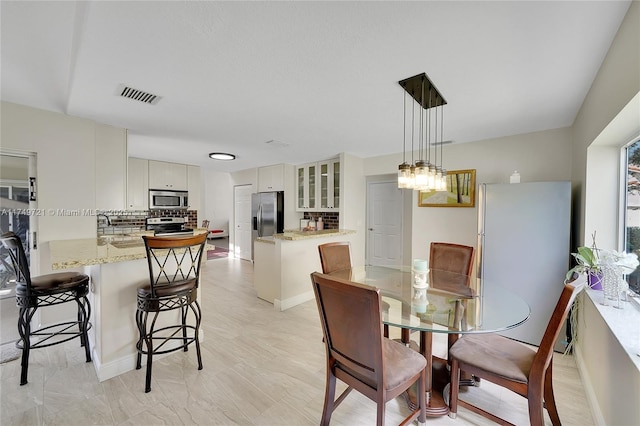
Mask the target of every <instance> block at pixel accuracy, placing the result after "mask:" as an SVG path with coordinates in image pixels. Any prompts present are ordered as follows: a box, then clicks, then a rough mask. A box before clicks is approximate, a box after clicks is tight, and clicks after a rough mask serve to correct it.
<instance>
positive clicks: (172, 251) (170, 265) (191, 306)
mask: <svg viewBox="0 0 640 426" xmlns="http://www.w3.org/2000/svg"><path fill="white" fill-rule="evenodd" d="M142 239H143V240H144V244H145V247H146V250H147V263H148V265H149V282H148V283H145V284H144V285H142V286H141V287H139V288H138V303H137V305H138V309H137V311H136V324H137V326H138V332H139V338H138V342H137V343H136V349H137V350H138V359H137V362H136V370H139V369H140V368H142V355H146V361H147V375H146V382H145V392H149V391H150V390H151V369H152V362H153V355H159V354H166V353H169V352H174V351H177V350H179V349H182V350H184V351H185V352H187V350H188V346H189V345H190V344H192V343H195V346H196V356H197V358H198V370H202V356H201V354H200V340H199V336H198V334H199V330H200V321H201V318H202V312H201V310H200V304H199V303H198V284H199V278H200V265H201V263H202V253H203V252H204V244H205V241H206V239H207V234H206V233H204V234H199V235H193V236H191V235H190V236H181V237H151V236H144V237H142ZM178 309H179V310H180V320H179V321H178V323H177V324H170V325H165V322H163V323H162V326H159V325H158V321H157V320H158V315H159V314H160V312H167V311H173V310H178ZM189 310H190V311H191V312H192V313H193V316H194V320H193V322H192V323H189V322H187V318H188V314H189ZM149 313H153V319H152V320H151V321H148V317H149Z"/></svg>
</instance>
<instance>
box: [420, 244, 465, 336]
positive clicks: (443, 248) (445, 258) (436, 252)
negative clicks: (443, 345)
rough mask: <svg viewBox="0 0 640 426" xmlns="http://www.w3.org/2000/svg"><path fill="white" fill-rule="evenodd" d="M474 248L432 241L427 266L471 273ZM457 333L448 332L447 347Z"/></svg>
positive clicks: (457, 272) (460, 272) (439, 269)
mask: <svg viewBox="0 0 640 426" xmlns="http://www.w3.org/2000/svg"><path fill="white" fill-rule="evenodd" d="M474 253H475V250H474V248H473V247H471V246H465V245H461V244H452V243H441V242H432V243H431V245H430V246H429V268H430V269H432V270H438V271H447V272H454V273H456V274H461V275H471V270H472V269H473V257H474ZM458 337H459V335H458V334H456V333H449V335H448V336H447V347H448V348H450V347H451V345H453V344H454V343H455V342H456V340H458Z"/></svg>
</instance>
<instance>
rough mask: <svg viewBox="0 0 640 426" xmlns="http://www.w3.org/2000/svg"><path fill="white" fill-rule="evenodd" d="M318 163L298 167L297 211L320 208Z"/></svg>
mask: <svg viewBox="0 0 640 426" xmlns="http://www.w3.org/2000/svg"><path fill="white" fill-rule="evenodd" d="M317 181H318V163H308V164H303V165H301V166H297V167H296V211H309V210H313V211H315V210H317V208H318V203H317V200H318V186H317Z"/></svg>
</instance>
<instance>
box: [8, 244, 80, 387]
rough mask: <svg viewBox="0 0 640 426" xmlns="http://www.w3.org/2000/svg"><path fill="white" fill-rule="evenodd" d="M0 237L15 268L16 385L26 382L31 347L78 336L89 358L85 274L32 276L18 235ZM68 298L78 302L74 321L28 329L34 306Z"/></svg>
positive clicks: (48, 304) (69, 300)
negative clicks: (18, 352) (18, 351)
mask: <svg viewBox="0 0 640 426" xmlns="http://www.w3.org/2000/svg"><path fill="white" fill-rule="evenodd" d="M0 241H2V245H3V246H4V247H5V248H7V249H8V251H9V255H10V257H11V260H12V262H13V266H14V269H15V271H16V305H17V306H18V310H19V316H18V333H20V339H19V340H18V341H17V342H16V347H18V348H20V349H22V364H21V365H22V369H21V373H20V385H25V384H27V372H28V369H29V353H30V351H31V349H39V348H44V347H47V346H53V345H57V344H59V343H64V342H66V341H69V340H71V339H75V338H76V337H79V338H80V346H84V350H85V355H86V357H87V362H91V350H90V349H89V336H88V334H87V331H88V330H89V329H90V328H91V323H90V322H89V318H90V317H91V305H90V304H89V300H88V299H87V294H88V293H89V276H87V275H84V274H81V273H78V272H59V273H53V274H46V275H40V276H37V277H32V276H31V272H30V270H29V263H28V261H27V256H26V254H25V252H24V248H23V246H22V241H21V240H20V237H18V236H17V235H16V234H14V233H13V232H7V233H5V234H3V235H2V236H1V237H0ZM72 301H75V302H76V304H77V306H78V313H77V321H65V322H60V323H56V324H50V325H47V326H45V327H42V328H40V329H36V330H32V329H31V320H32V319H33V316H34V315H35V313H36V311H37V310H38V309H40V308H43V307H46V306H53V305H59V304H61V303H66V302H72Z"/></svg>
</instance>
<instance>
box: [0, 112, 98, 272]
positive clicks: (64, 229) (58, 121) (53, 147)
mask: <svg viewBox="0 0 640 426" xmlns="http://www.w3.org/2000/svg"><path fill="white" fill-rule="evenodd" d="M1 117H2V131H1V132H2V133H1V136H2V149H11V150H15V151H21V152H34V153H36V154H37V164H38V166H37V173H38V174H37V178H38V181H37V182H38V183H37V186H38V208H39V209H42V211H44V212H45V215H43V216H40V217H39V235H40V238H39V239H40V242H41V243H42V242H45V241H50V240H65V239H74V238H90V237H95V235H96V218H95V216H65V215H63V214H58V213H57V211H58V210H82V209H94V208H95V174H94V167H95V157H94V156H95V123H94V122H93V121H91V120H86V119H82V118H77V117H71V116H68V115H64V114H59V113H55V112H49V111H44V110H39V109H34V108H29V107H25V106H21V105H16V104H12V103H8V102H2V110H1ZM49 213H50V214H49ZM43 266H44V265H43ZM42 271H43V272H45V271H46V269H42Z"/></svg>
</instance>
